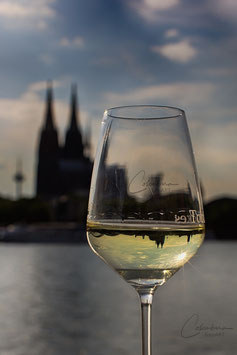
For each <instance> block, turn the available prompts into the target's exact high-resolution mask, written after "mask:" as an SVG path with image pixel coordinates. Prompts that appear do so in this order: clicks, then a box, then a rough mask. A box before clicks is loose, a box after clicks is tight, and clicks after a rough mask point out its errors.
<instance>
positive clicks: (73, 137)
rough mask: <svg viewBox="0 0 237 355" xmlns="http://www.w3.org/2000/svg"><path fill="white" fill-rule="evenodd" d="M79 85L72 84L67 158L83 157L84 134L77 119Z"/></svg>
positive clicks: (66, 149)
mask: <svg viewBox="0 0 237 355" xmlns="http://www.w3.org/2000/svg"><path fill="white" fill-rule="evenodd" d="M77 111H78V108H77V87H76V85H75V84H74V85H72V89H71V112H70V121H69V127H68V130H67V133H66V139H65V146H64V157H65V158H66V159H72V160H74V159H83V158H84V154H83V151H84V147H83V142H82V134H81V130H80V126H79V125H78V121H77V118H78V117H77Z"/></svg>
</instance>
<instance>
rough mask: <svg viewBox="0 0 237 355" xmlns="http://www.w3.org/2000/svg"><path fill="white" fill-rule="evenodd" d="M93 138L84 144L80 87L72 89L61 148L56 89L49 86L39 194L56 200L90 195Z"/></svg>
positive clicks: (39, 149) (39, 174)
mask: <svg viewBox="0 0 237 355" xmlns="http://www.w3.org/2000/svg"><path fill="white" fill-rule="evenodd" d="M89 155H90V142H89V137H86V139H84V140H83V137H82V133H81V129H80V124H79V120H78V107H77V92H76V85H73V86H72V92H71V113H70V122H69V126H68V129H67V131H66V137H65V142H64V146H60V144H59V140H58V132H57V128H56V126H55V122H54V112H53V89H52V86H51V84H50V83H48V87H47V92H46V112H45V121H44V124H43V127H42V129H41V133H40V140H39V148H38V166H37V181H36V193H37V195H38V196H42V197H45V198H52V197H57V196H61V195H68V194H71V193H83V192H88V190H89V186H90V178H91V171H92V162H91V160H90V156H89Z"/></svg>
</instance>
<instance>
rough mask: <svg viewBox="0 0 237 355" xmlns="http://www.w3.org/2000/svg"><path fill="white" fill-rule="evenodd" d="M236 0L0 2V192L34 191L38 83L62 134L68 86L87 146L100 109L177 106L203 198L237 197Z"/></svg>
mask: <svg viewBox="0 0 237 355" xmlns="http://www.w3.org/2000/svg"><path fill="white" fill-rule="evenodd" d="M236 20H237V2H236V1H235V0H225V1H223V0H206V1H202V0H200V1H194V0H192V1H190V0H166V1H163V0H112V1H111V0H100V1H96V0H87V1H82V0H79V1H78V0H67V1H63V0H34V1H32V0H6V1H0V45H1V49H0V78H1V80H0V132H1V139H0V152H1V156H0V194H1V195H3V196H6V197H11V196H14V195H15V186H14V182H13V179H12V176H13V174H14V173H15V169H16V160H17V159H18V158H21V160H22V164H23V171H24V174H25V176H26V181H25V182H24V186H23V194H24V195H26V196H32V195H34V193H35V167H36V156H35V154H36V149H37V147H38V133H39V128H40V127H41V126H42V123H43V116H44V101H45V87H46V80H47V79H52V80H53V86H54V97H55V117H56V125H57V127H59V129H60V133H61V137H63V133H64V131H65V128H66V124H67V122H68V116H69V96H70V85H71V83H72V82H75V83H77V84H78V94H79V101H80V122H81V126H82V129H84V130H85V129H86V126H87V125H88V124H89V125H91V130H92V144H93V152H94V153H95V147H96V142H97V138H98V133H99V126H100V121H101V118H102V113H103V111H104V109H105V108H107V107H111V106H116V105H127V104H163V105H172V106H179V107H181V108H183V109H185V111H186V113H187V117H188V122H189V126H190V130H191V136H192V140H193V145H194V149H195V152H196V160H197V163H198V170H199V175H200V177H201V180H202V183H203V186H204V191H205V198H206V200H207V201H208V200H211V199H214V198H217V197H220V196H223V195H225V196H230V195H232V196H235V197H236V195H237V184H236V173H237V154H236V148H237V139H236V135H237V121H236V116H237V100H236V93H237V80H236V79H237V60H236V58H237V41H236V34H237V21H236Z"/></svg>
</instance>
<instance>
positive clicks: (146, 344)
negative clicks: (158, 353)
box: [139, 292, 153, 355]
mask: <svg viewBox="0 0 237 355" xmlns="http://www.w3.org/2000/svg"><path fill="white" fill-rule="evenodd" d="M139 297H140V301H141V315H142V355H152V351H151V348H152V342H151V306H152V299H153V294H151V293H141V292H139Z"/></svg>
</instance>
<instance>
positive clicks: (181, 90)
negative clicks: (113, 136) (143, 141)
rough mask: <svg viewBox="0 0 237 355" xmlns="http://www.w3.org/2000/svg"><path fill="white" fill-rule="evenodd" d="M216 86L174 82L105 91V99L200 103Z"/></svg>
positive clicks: (124, 101) (210, 94) (111, 102)
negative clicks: (120, 91) (125, 90)
mask: <svg viewBox="0 0 237 355" xmlns="http://www.w3.org/2000/svg"><path fill="white" fill-rule="evenodd" d="M215 90H216V87H215V85H214V84H212V83H209V82H199V83H184V82H178V83H172V84H161V85H152V86H145V87H140V88H137V89H134V90H130V91H127V92H123V93H115V92H108V93H105V100H107V101H108V102H109V103H110V104H112V105H117V104H118V105H121V104H131V103H134V104H136V103H145V102H151V101H153V103H157V102H160V101H162V102H163V101H166V103H167V104H168V103H172V102H174V103H175V104H176V105H177V104H178V105H182V106H184V107H186V106H187V105H192V104H200V103H203V102H206V100H208V99H210V98H211V97H212V96H213V94H214V92H215Z"/></svg>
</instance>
